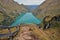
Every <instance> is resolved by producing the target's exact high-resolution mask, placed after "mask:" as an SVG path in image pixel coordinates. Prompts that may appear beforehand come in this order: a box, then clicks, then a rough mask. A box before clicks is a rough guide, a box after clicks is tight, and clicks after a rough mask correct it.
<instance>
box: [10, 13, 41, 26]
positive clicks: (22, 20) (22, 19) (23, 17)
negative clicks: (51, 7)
mask: <svg viewBox="0 0 60 40" xmlns="http://www.w3.org/2000/svg"><path fill="white" fill-rule="evenodd" d="M40 23H41V20H39V19H37V18H36V17H35V16H34V15H33V14H32V13H30V12H27V13H25V14H24V13H22V14H20V15H19V16H18V17H17V18H16V19H15V21H14V22H13V23H12V25H11V26H17V25H20V24H40Z"/></svg>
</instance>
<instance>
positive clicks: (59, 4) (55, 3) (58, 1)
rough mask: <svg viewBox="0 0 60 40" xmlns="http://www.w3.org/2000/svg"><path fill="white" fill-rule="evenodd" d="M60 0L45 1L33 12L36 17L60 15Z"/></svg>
mask: <svg viewBox="0 0 60 40" xmlns="http://www.w3.org/2000/svg"><path fill="white" fill-rule="evenodd" d="M59 10H60V0H46V1H45V2H44V3H42V4H41V5H40V6H39V7H38V8H37V9H36V10H33V11H32V12H34V13H35V14H37V16H38V17H44V16H48V15H51V16H52V15H59V14H60V11H59Z"/></svg>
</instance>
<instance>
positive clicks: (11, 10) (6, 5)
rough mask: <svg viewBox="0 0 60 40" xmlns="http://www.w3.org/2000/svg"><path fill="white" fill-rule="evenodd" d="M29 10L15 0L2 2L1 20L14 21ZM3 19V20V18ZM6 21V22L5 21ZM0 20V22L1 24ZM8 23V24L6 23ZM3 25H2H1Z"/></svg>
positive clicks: (1, 0) (0, 3) (0, 6)
mask: <svg viewBox="0 0 60 40" xmlns="http://www.w3.org/2000/svg"><path fill="white" fill-rule="evenodd" d="M26 11H28V10H27V9H25V8H24V6H23V5H19V4H18V3H16V2H14V1H13V0H0V19H1V20H2V21H3V19H4V21H6V20H8V19H9V20H10V21H11V20H13V19H14V18H15V17H16V16H18V15H19V13H21V12H26ZM2 17H3V18H2ZM5 19H6V20H5ZM1 20H0V22H1ZM5 23H6V22H5ZM0 24H1V23H0Z"/></svg>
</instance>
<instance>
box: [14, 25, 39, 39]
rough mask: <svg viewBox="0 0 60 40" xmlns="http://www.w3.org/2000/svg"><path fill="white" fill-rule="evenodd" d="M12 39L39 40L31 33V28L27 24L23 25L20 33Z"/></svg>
mask: <svg viewBox="0 0 60 40" xmlns="http://www.w3.org/2000/svg"><path fill="white" fill-rule="evenodd" d="M14 40H39V39H38V38H37V36H35V35H34V34H33V33H32V30H31V29H30V27H28V26H23V27H22V28H21V31H20V33H19V34H18V36H17V37H16V38H15V39H14Z"/></svg>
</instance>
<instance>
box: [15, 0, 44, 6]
mask: <svg viewBox="0 0 60 40" xmlns="http://www.w3.org/2000/svg"><path fill="white" fill-rule="evenodd" d="M14 1H16V2H18V3H19V4H24V5H40V4H41V3H42V2H44V1H45V0H14Z"/></svg>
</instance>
